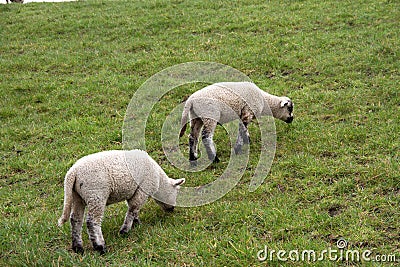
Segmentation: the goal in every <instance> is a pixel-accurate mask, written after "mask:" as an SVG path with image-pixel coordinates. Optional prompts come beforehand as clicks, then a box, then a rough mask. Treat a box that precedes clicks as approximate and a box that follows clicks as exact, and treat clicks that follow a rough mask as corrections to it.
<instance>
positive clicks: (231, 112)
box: [180, 82, 290, 136]
mask: <svg viewBox="0 0 400 267" xmlns="http://www.w3.org/2000/svg"><path fill="white" fill-rule="evenodd" d="M289 101H290V99H289V98H287V97H278V96H275V95H271V94H268V93H266V92H265V91H263V90H261V89H260V88H258V87H257V85H255V84H254V83H251V82H223V83H215V84H212V85H209V86H207V87H205V88H203V89H201V90H199V91H197V92H195V93H193V94H192V95H191V96H190V97H189V98H188V99H187V101H186V103H185V107H184V111H183V113H182V120H181V129H182V130H181V134H180V136H183V134H184V132H185V129H186V124H187V123H188V120H189V116H190V117H191V118H192V119H193V116H196V117H200V118H205V117H208V118H212V119H214V120H217V121H218V122H219V123H221V124H223V123H227V122H229V121H232V120H235V119H238V118H239V117H242V116H244V117H246V116H248V115H251V117H259V116H261V115H272V116H274V117H275V118H278V119H285V118H286V117H287V114H281V113H282V112H284V111H283V110H282V107H283V104H284V103H287V102H289ZM246 113H249V114H246Z"/></svg>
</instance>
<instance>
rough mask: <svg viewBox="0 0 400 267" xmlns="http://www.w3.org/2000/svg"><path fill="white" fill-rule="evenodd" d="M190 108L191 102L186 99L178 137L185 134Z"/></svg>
mask: <svg viewBox="0 0 400 267" xmlns="http://www.w3.org/2000/svg"><path fill="white" fill-rule="evenodd" d="M191 108H192V103H191V102H190V101H187V102H186V104H185V107H184V109H183V112H182V119H181V132H180V133H179V137H182V136H183V135H184V134H185V131H186V126H187V124H188V122H189V110H190V109H191Z"/></svg>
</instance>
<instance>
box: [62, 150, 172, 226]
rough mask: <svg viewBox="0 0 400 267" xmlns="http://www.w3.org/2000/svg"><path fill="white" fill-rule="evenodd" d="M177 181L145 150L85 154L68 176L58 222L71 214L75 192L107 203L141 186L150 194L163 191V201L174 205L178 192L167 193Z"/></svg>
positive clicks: (87, 201) (124, 198)
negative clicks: (169, 194)
mask: <svg viewBox="0 0 400 267" xmlns="http://www.w3.org/2000/svg"><path fill="white" fill-rule="evenodd" d="M174 181H175V180H173V179H170V178H168V176H167V175H166V174H165V172H164V171H163V170H162V168H161V167H160V166H159V165H158V164H157V163H156V162H155V161H154V160H153V159H152V158H151V157H150V156H149V155H148V154H147V153H146V152H145V151H141V150H132V151H124V150H112V151H103V152H99V153H96V154H91V155H88V156H85V157H83V158H81V159H79V160H78V161H77V162H76V163H75V164H74V165H73V166H72V167H71V168H70V170H69V171H68V172H67V174H66V176H65V181H64V210H63V214H62V216H61V218H60V219H59V223H58V224H59V225H62V224H63V223H64V222H66V221H67V220H68V218H69V216H70V213H71V206H72V203H73V201H74V200H73V191H75V192H76V193H77V194H78V195H79V196H80V197H81V198H82V199H83V200H84V201H85V203H97V204H98V205H104V206H105V205H109V204H112V203H116V202H120V201H123V200H127V199H130V198H131V197H132V196H133V194H134V193H135V191H136V190H137V189H138V188H140V189H141V190H142V191H144V192H145V193H147V194H148V195H150V196H154V195H155V194H156V193H157V192H158V191H162V192H163V193H162V194H163V196H162V197H163V200H166V201H164V203H166V204H169V205H175V197H176V195H175V196H173V195H171V196H168V192H169V190H168V188H169V186H172V184H173V183H174ZM168 202H170V203H168Z"/></svg>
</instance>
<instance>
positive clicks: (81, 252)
mask: <svg viewBox="0 0 400 267" xmlns="http://www.w3.org/2000/svg"><path fill="white" fill-rule="evenodd" d="M72 250H73V251H74V252H75V253H78V254H81V255H83V252H85V250H84V249H83V247H82V246H74V247H72Z"/></svg>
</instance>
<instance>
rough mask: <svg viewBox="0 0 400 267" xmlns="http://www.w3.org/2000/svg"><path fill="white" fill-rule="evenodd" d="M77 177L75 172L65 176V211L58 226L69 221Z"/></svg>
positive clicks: (69, 172)
mask: <svg viewBox="0 0 400 267" xmlns="http://www.w3.org/2000/svg"><path fill="white" fill-rule="evenodd" d="M75 179H76V175H75V172H74V171H68V172H67V174H66V175H65V180H64V209H63V213H62V215H61V217H60V219H58V226H61V225H63V224H64V223H65V222H66V221H68V219H69V216H70V214H71V206H72V190H73V188H74V184H75Z"/></svg>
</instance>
